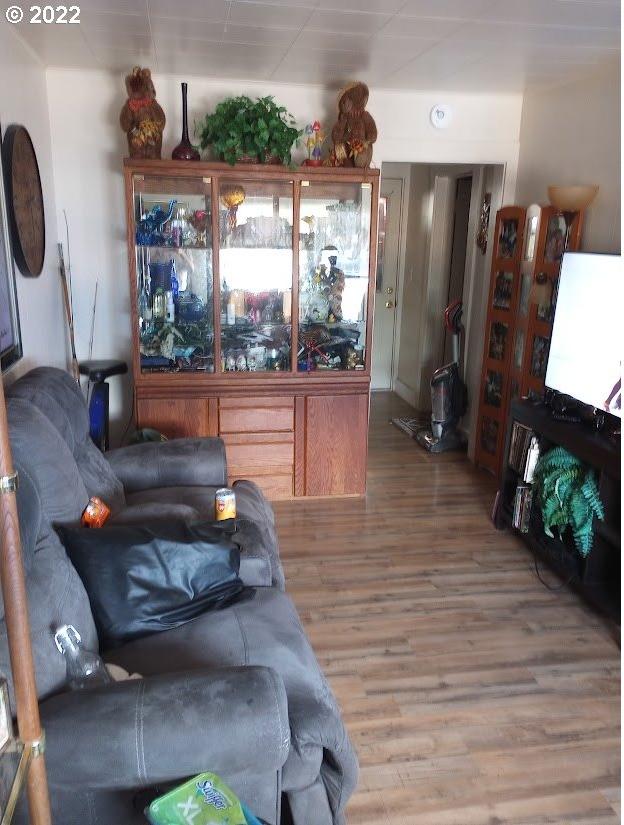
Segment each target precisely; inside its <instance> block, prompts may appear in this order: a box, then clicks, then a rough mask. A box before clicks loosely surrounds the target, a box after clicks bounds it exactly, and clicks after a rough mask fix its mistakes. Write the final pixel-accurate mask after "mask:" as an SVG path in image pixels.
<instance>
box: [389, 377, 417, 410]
mask: <svg viewBox="0 0 624 825" xmlns="http://www.w3.org/2000/svg"><path fill="white" fill-rule="evenodd" d="M394 391H395V393H396V394H397V395H398V396H399V398H402V399H403V401H407V403H408V404H409V405H410V406H411V407H416V392H415V391H414V390H413V389H412V388H411V387H408V386H407V384H404V383H403V382H402V381H401V380H400V379H399V378H395V379H394Z"/></svg>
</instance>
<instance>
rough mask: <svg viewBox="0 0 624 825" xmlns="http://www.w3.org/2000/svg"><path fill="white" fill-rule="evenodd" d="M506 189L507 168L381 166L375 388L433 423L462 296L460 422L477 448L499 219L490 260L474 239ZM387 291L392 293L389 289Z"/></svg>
mask: <svg viewBox="0 0 624 825" xmlns="http://www.w3.org/2000/svg"><path fill="white" fill-rule="evenodd" d="M504 186H505V167H504V166H503V165H502V164H486V165H473V164H459V163H451V164H439V163H438V164H435V163H433V164H431V163H403V162H395V161H392V162H384V163H383V164H382V169H381V195H382V197H385V200H382V205H381V210H382V211H381V213H380V226H381V227H382V234H381V235H380V240H379V243H380V246H379V262H380V267H379V271H378V283H377V285H376V286H377V291H376V307H375V313H374V316H373V317H374V328H373V348H372V349H373V351H372V381H371V385H372V389H375V390H384V389H385V390H388V389H389V390H391V391H392V392H394V393H396V394H397V395H399V396H400V397H401V398H402V399H403V400H404V401H407V403H408V404H410V405H411V407H413V408H414V410H415V411H416V414H417V415H418V416H423V417H428V415H429V414H430V411H431V389H430V382H431V376H432V374H433V372H434V371H435V369H436V368H438V367H440V366H441V365H443V364H445V363H448V361H449V360H450V358H451V351H452V350H451V347H452V341H451V336H450V335H448V336H447V335H446V333H445V328H444V309H445V307H446V306H448V304H449V303H450V302H452V301H453V300H461V301H462V302H463V309H464V312H463V318H462V325H463V328H464V333H463V335H462V341H461V350H462V358H461V364H460V370H461V374H462V377H463V379H464V381H465V383H466V385H467V387H468V399H469V400H468V411H467V413H466V415H465V416H464V418H463V420H462V425H461V426H462V429H464V430H465V432H467V433H468V434H469V438H470V443H471V449H472V443H473V441H474V438H473V435H474V432H473V430H474V426H475V410H474V409H473V407H474V404H473V400H474V398H475V397H476V394H477V393H478V386H479V379H480V365H481V359H482V353H483V335H484V332H483V327H484V317H485V315H484V311H485V306H486V303H487V289H488V284H489V257H490V252H491V244H492V234H493V229H494V226H493V224H494V221H493V220H492V221H490V227H489V234H488V249H487V254H485V253H483V252H482V251H481V249H480V247H479V246H477V243H476V238H477V235H478V234H479V226H480V224H479V222H480V216H481V213H482V206H483V202H484V197H485V195H486V194H487V195H488V196H489V197H490V200H491V213H492V215H494V214H496V210H497V209H498V208H499V207H500V206H501V204H502V198H503V191H504ZM397 199H398V200H400V204H397ZM388 288H390V289H392V290H393V292H392V293H388V291H387V290H388ZM393 297H394V300H393ZM386 304H390V306H386Z"/></svg>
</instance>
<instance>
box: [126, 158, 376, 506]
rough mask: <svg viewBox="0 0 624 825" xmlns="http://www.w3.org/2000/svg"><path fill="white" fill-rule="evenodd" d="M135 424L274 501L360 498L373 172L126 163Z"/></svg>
mask: <svg viewBox="0 0 624 825" xmlns="http://www.w3.org/2000/svg"><path fill="white" fill-rule="evenodd" d="M124 173H125V184H126V209H127V221H128V261H129V269H130V294H131V304H132V306H131V319H132V329H133V374H134V387H135V414H136V422H137V426H138V427H154V428H155V429H157V430H160V431H161V432H163V433H164V434H165V435H167V436H169V437H179V436H209V435H213V436H214V435H219V436H221V437H222V438H223V440H224V442H225V445H226V452H227V458H228V469H229V474H230V478H229V481H230V482H233V481H235V480H236V479H238V478H250V479H253V480H254V481H256V482H257V483H258V484H259V485H260V487H261V488H262V489H263V490H264V491H265V493H266V495H267V496H268V497H269V498H272V499H279V498H290V497H292V496H327V495H362V494H363V493H364V492H365V490H366V455H367V440H368V409H369V389H370V367H371V338H372V318H373V302H374V295H375V275H374V274H375V266H376V261H375V253H376V243H375V242H374V241H373V239H375V238H376V237H377V211H378V210H377V202H378V198H379V172H378V171H377V170H373V169H365V170H355V169H335V168H309V167H308V168H305V167H302V168H297V169H290V168H288V167H284V166H272V165H247V164H245V165H239V166H236V167H231V166H228V165H226V164H222V163H203V162H200V163H194V162H187V161H165V160H162V161H134V160H126V161H125V162H124Z"/></svg>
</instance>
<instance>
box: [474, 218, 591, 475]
mask: <svg viewBox="0 0 624 825" xmlns="http://www.w3.org/2000/svg"><path fill="white" fill-rule="evenodd" d="M582 219H583V213H579V214H578V215H577V216H576V218H575V219H574V221H573V223H572V226H571V227H570V235H569V238H568V247H567V249H568V251H575V250H577V249H578V247H579V244H580V238H581V226H582ZM565 234H566V229H565V221H564V218H563V215H561V213H559V212H558V211H557V210H556V209H555V208H554V207H552V206H539V205H538V204H533V205H532V206H529V207H528V208H527V209H524V208H523V207H519V206H506V207H503V208H502V209H499V211H498V213H497V215H496V227H495V239H496V241H495V242H496V246H495V249H494V254H493V256H492V270H491V278H490V291H489V296H488V311H487V321H486V327H485V341H484V351H483V367H482V374H481V387H480V395H479V416H478V420H477V446H476V451H475V460H476V463H477V464H478V465H479V466H481V467H484V468H486V469H488V470H490V471H491V472H492V473H494V474H495V475H497V476H498V475H500V473H501V470H502V462H503V454H504V443H505V428H506V426H507V422H508V419H509V410H510V407H511V402H512V401H514V400H515V399H517V398H521V397H523V398H524V397H530V398H539V397H541V396H543V394H544V379H545V377H546V365H547V363H548V351H549V347H550V336H551V332H552V323H553V319H554V314H555V304H556V295H557V285H558V280H559V271H560V268H561V256H562V255H563V252H564V246H565Z"/></svg>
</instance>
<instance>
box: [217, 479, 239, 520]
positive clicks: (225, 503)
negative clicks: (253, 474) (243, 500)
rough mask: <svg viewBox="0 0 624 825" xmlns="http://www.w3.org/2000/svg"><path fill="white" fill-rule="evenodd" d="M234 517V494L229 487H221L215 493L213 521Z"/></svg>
mask: <svg viewBox="0 0 624 825" xmlns="http://www.w3.org/2000/svg"><path fill="white" fill-rule="evenodd" d="M229 518H236V494H235V493H234V490H231V489H230V488H229V487H221V488H220V489H219V490H217V492H216V493H215V521H225V520H226V519H229Z"/></svg>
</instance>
